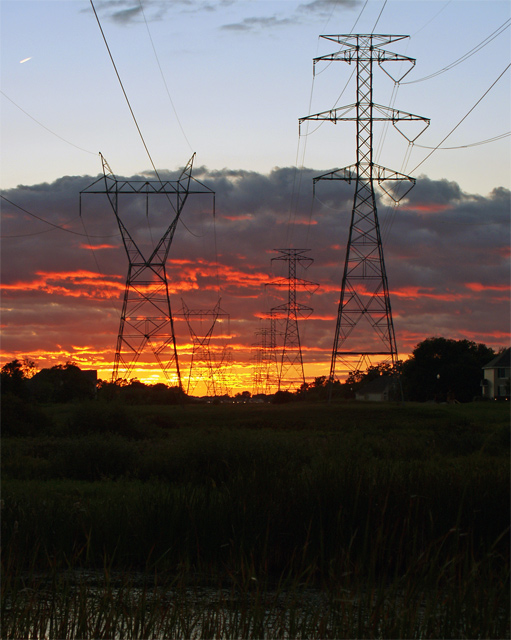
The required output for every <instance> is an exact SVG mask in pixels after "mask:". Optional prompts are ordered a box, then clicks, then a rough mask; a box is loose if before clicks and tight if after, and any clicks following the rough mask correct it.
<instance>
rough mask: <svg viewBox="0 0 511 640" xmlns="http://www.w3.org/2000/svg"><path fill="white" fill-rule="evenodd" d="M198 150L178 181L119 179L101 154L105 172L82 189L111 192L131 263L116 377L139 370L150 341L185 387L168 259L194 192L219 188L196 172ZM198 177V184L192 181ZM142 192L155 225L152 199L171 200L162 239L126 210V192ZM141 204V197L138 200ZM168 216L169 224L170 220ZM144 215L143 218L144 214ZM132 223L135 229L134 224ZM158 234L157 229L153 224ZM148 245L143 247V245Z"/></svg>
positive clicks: (169, 376)
mask: <svg viewBox="0 0 511 640" xmlns="http://www.w3.org/2000/svg"><path fill="white" fill-rule="evenodd" d="M194 157H195V154H194V155H193V156H192V157H191V158H190V160H189V162H188V164H187V165H186V167H185V168H184V169H183V171H182V172H181V175H180V176H179V178H178V180H177V181H172V182H171V181H161V180H159V181H147V180H146V181H144V180H118V179H117V178H116V177H115V175H114V174H113V172H112V170H111V169H110V167H109V166H108V163H107V161H106V160H105V158H104V157H103V156H101V160H102V164H103V177H102V178H99V179H98V180H96V181H95V182H94V183H93V184H91V185H90V186H89V187H87V188H86V189H84V190H83V191H82V192H81V193H80V211H81V197H82V195H86V194H106V195H107V196H108V200H109V202H110V205H111V207H112V210H113V212H114V215H115V218H116V220H117V224H118V226H119V231H120V233H121V237H122V241H123V244H124V248H125V250H126V255H127V256H128V261H129V266H128V275H127V278H126V288H125V292H124V300H123V305H122V311H121V320H120V324H119V333H118V336H117V345H116V351H115V359H114V367H113V371H112V380H113V381H116V380H118V379H119V378H121V377H122V378H128V377H129V376H130V374H131V373H132V372H133V369H134V367H135V365H136V364H137V362H138V360H139V358H140V356H141V354H142V352H143V351H144V349H145V348H146V347H147V346H148V345H149V346H150V347H151V350H152V352H153V354H154V357H155V359H156V361H157V362H158V364H159V365H160V368H161V370H162V372H163V374H164V376H165V379H166V380H167V381H168V382H169V383H171V384H173V385H177V386H179V387H180V388H181V387H182V384H181V373H180V370H179V361H178V355H177V347H176V336H175V333H174V321H173V317H172V312H171V307H170V298H169V287H168V281H167V271H166V263H167V258H168V255H169V250H170V245H171V244H172V240H173V239H174V233H175V231H176V227H177V223H178V221H179V217H180V215H181V212H182V211H183V207H184V204H185V202H186V200H187V198H188V196H189V195H190V194H213V193H214V192H213V191H212V190H211V189H209V188H208V187H206V186H205V185H203V184H202V183H201V182H199V181H198V180H196V179H195V178H193V177H192V167H193V160H194ZM192 183H193V187H192ZM126 196H131V197H132V198H133V197H137V198H138V200H140V197H141V196H142V197H143V199H144V200H145V207H144V208H145V211H144V212H143V213H144V214H145V217H146V221H147V224H148V226H149V201H150V199H152V198H153V197H155V196H164V198H165V199H164V205H168V212H167V213H165V216H166V218H165V220H167V221H168V219H169V218H168V217H167V216H169V214H170V223H169V224H168V226H167V228H166V230H165V232H164V233H163V235H162V236H161V237H160V239H159V240H158V241H157V242H154V241H152V242H151V243H150V245H149V248H146V244H147V243H145V244H143V243H144V240H143V238H141V237H135V232H137V233H138V236H140V229H138V228H137V226H138V223H139V222H140V219H137V221H136V223H135V224H134V225H129V224H128V223H127V221H126V219H125V218H121V215H120V201H121V197H123V199H124V200H125V199H126ZM135 204H136V203H135ZM165 220H164V223H163V224H166V222H165ZM142 221H143V220H142ZM130 229H131V230H130ZM149 232H150V235H151V238H152V232H151V229H150V228H149ZM142 249H143V250H142Z"/></svg>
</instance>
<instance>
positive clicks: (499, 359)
mask: <svg viewBox="0 0 511 640" xmlns="http://www.w3.org/2000/svg"><path fill="white" fill-rule="evenodd" d="M501 367H502V368H504V367H511V347H508V348H507V349H504V351H503V352H502V353H499V355H498V356H495V358H493V360H490V362H488V364H485V365H484V367H483V369H498V368H501Z"/></svg>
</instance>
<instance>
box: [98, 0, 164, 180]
mask: <svg viewBox="0 0 511 640" xmlns="http://www.w3.org/2000/svg"><path fill="white" fill-rule="evenodd" d="M90 4H91V7H92V10H93V11H94V15H95V17H96V22H97V23H98V27H99V30H100V31H101V35H102V37H103V42H104V43H105V46H106V49H107V51H108V55H109V56H110V61H111V62H112V65H113V67H114V71H115V74H116V76H117V80H118V81H119V84H120V85H121V89H122V92H123V94H124V98H125V99H126V103H127V105H128V108H129V110H130V113H131V117H132V118H133V122H134V123H135V126H136V128H137V131H138V135H139V136H140V139H141V140H142V144H143V145H144V149H145V150H146V153H147V156H148V158H149V161H150V162H151V165H152V167H153V169H154V172H155V174H156V176H157V178H158V180H159V181H160V182H161V178H160V175H159V173H158V170H157V169H156V165H155V164H154V162H153V159H152V157H151V154H150V152H149V149H148V147H147V144H146V142H145V140H144V136H143V135H142V131H141V130H140V127H139V126H138V122H137V119H136V117H135V113H134V112H133V109H132V107H131V103H130V101H129V98H128V94H127V93H126V90H125V89H124V85H123V83H122V80H121V76H120V75H119V72H118V70H117V66H116V64H115V61H114V57H113V55H112V52H111V51H110V47H109V46H108V41H107V39H106V36H105V34H104V32H103V27H102V26H101V22H100V21H99V16H98V14H97V13H96V8H95V6H94V2H93V1H92V0H90Z"/></svg>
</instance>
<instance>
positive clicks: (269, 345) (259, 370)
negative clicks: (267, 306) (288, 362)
mask: <svg viewBox="0 0 511 640" xmlns="http://www.w3.org/2000/svg"><path fill="white" fill-rule="evenodd" d="M268 320H269V325H270V326H269V328H264V329H260V330H259V331H256V336H258V337H259V342H258V343H256V344H255V345H254V346H255V347H256V352H255V362H256V364H255V372H254V384H253V393H254V395H257V394H258V393H264V394H266V395H269V394H271V393H273V392H274V391H275V389H277V388H278V380H279V369H278V363H277V330H276V318H275V315H274V314H273V313H270V314H269V316H268Z"/></svg>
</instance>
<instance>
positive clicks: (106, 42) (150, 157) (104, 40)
mask: <svg viewBox="0 0 511 640" xmlns="http://www.w3.org/2000/svg"><path fill="white" fill-rule="evenodd" d="M89 1H90V4H91V7H92V10H93V12H94V16H95V17H96V22H97V23H98V27H99V30H100V32H101V36H102V37H103V42H104V43H105V46H106V49H107V51H108V55H109V57H110V61H111V62H112V66H113V68H114V71H115V74H116V76H117V80H118V81H119V84H120V86H121V89H122V92H123V95H124V98H125V100H126V103H127V105H128V108H129V110H130V113H131V117H132V118H133V122H134V123H135V126H136V128H137V131H138V134H139V136H140V139H141V140H142V144H143V145H144V149H145V151H146V153H147V157H148V158H149V161H150V162H151V166H152V167H153V170H154V173H155V175H156V178H157V179H158V182H160V183H161V184H163V181H162V179H161V177H160V174H159V172H158V169H157V168H156V165H155V164H154V161H153V158H152V156H151V153H150V152H149V148H148V146H147V144H146V141H145V139H144V136H143V135H142V131H141V129H140V127H139V124H138V121H137V119H136V117H135V113H134V111H133V109H132V107H131V103H130V101H129V98H128V94H127V93H126V90H125V89H124V85H123V83H122V80H121V76H120V74H119V71H118V70H117V66H116V64H115V61H114V58H113V55H112V52H111V51H110V47H109V46H108V41H107V39H106V36H105V33H104V31H103V28H102V26H101V22H100V20H99V16H98V14H97V12H96V8H95V7H94V2H93V0H89ZM167 200H168V201H169V204H170V206H171V207H172V208H173V209H174V211H175V207H174V204H173V203H172V201H171V200H170V198H169V196H168V195H167ZM179 222H180V223H181V224H182V225H183V227H184V228H185V229H186V230H187V231H188V233H190V234H191V235H192V236H194V237H196V238H199V237H200V235H197V234H195V233H193V232H192V231H191V230H190V229H189V228H188V227H187V226H186V224H185V223H184V222H183V220H182V219H181V217H179Z"/></svg>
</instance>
